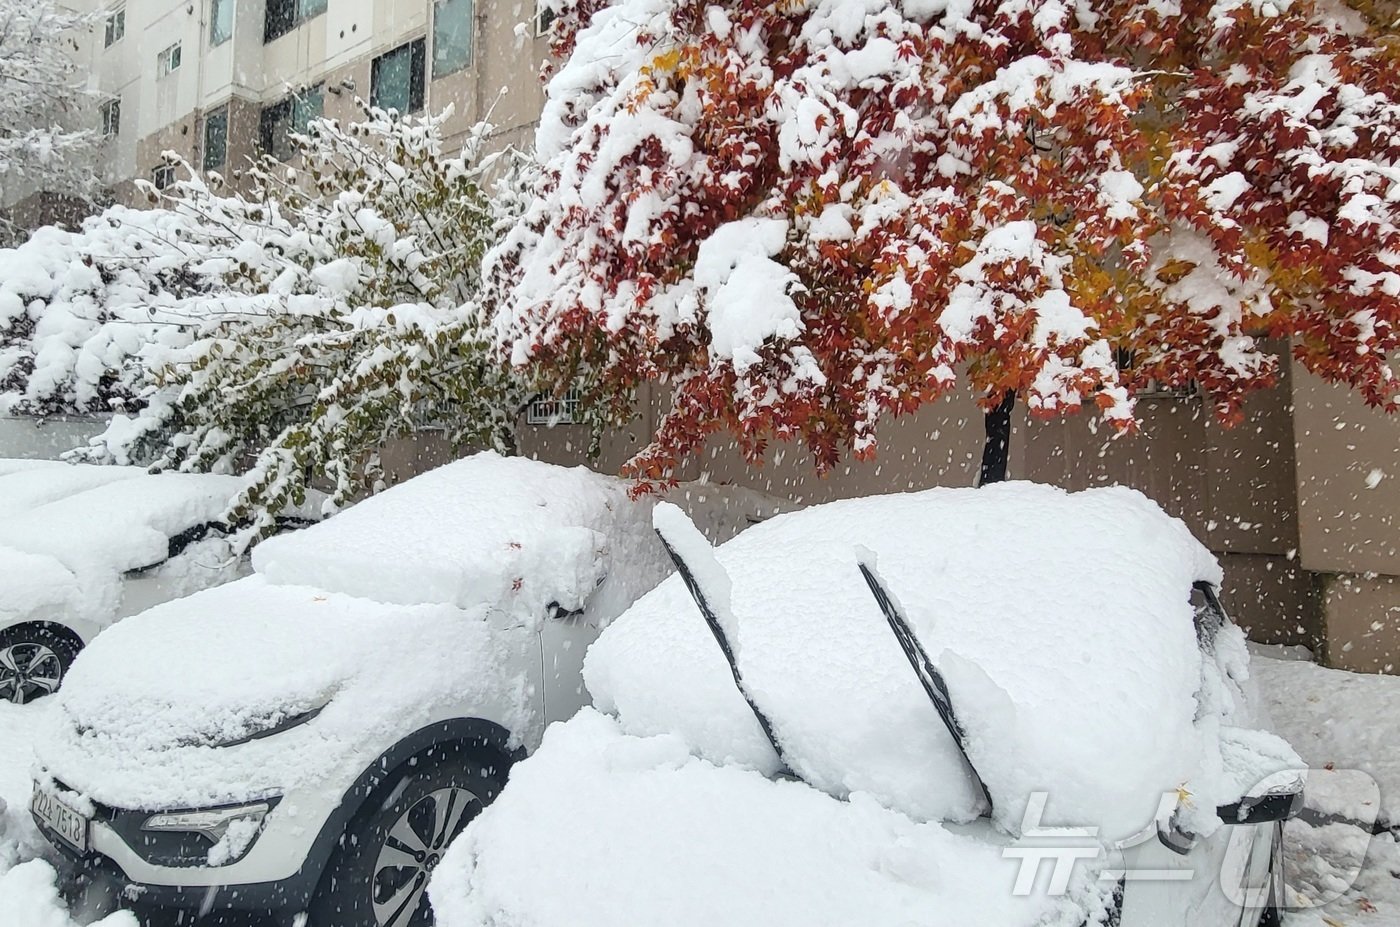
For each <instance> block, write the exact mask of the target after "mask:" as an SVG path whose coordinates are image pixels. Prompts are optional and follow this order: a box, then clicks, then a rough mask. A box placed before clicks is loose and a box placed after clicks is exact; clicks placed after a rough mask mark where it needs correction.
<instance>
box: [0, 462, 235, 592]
mask: <svg viewBox="0 0 1400 927" xmlns="http://www.w3.org/2000/svg"><path fill="white" fill-rule="evenodd" d="M245 485H246V481H245V480H244V478H242V477H234V476H222V475H217V474H207V473H161V474H150V473H147V472H146V471H145V470H143V469H141V468H139V467H89V466H75V467H69V466H68V465H60V466H58V467H45V468H41V469H27V470H23V471H20V472H18V473H12V474H10V475H8V476H0V498H7V499H9V500H10V501H11V503H12V504H11V505H10V506H9V511H7V512H4V513H3V514H0V546H5V547H10V548H14V549H15V550H19V551H24V552H26V553H30V554H39V555H46V556H50V557H53V558H54V559H56V560H58V561H59V562H60V563H62V564H63V565H64V566H65V567H67V568H68V569H69V570H72V571H74V572H83V571H92V570H100V571H103V572H106V573H112V574H120V573H125V572H127V571H129V570H137V569H142V568H145V567H149V566H152V565H154V564H157V563H160V562H161V561H163V560H165V559H166V558H167V557H168V556H169V553H170V543H171V539H172V538H175V537H176V536H177V535H180V534H182V533H183V532H185V531H188V530H190V529H193V528H198V527H200V526H203V525H207V524H210V523H215V522H217V521H218V520H219V519H221V518H222V517H223V515H224V513H225V512H226V511H227V509H228V505H229V502H230V501H231V500H232V498H233V497H234V496H235V495H237V494H238V492H239V491H240V490H241V489H243V487H244V486H245ZM12 488H13V489H15V491H16V495H14V496H10V495H8V494H9V492H10V490H11V489H12ZM21 495H22V496H23V498H24V499H25V500H27V502H28V504H27V505H24V506H20V505H18V504H16V503H15V500H16V499H18V498H20V496H21Z"/></svg>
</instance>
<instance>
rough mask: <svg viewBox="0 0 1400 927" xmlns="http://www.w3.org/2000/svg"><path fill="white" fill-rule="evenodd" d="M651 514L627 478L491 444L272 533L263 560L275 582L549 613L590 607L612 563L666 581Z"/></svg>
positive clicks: (410, 601)
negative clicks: (633, 495) (509, 453)
mask: <svg viewBox="0 0 1400 927" xmlns="http://www.w3.org/2000/svg"><path fill="white" fill-rule="evenodd" d="M649 510H650V504H649V503H647V502H642V503H633V502H631V501H629V500H628V498H627V484H626V483H624V482H622V481H621V480H617V479H614V478H611V477H605V476H601V475H599V474H597V473H593V472H591V471H589V470H587V469H585V468H583V467H576V468H573V469H565V468H563V467H556V466H552V465H550V464H544V463H540V462H538V461H532V460H525V459H522V458H510V457H501V456H499V455H497V454H495V453H490V452H487V453H482V454H476V455H474V456H472V457H469V458H466V459H465V460H460V461H457V462H455V463H450V464H447V465H446V466H443V467H439V468H438V469H436V470H433V471H431V472H429V473H425V474H422V475H420V476H417V477H414V478H413V479H411V480H408V481H407V482H404V483H402V484H400V485H398V486H395V487H394V488H393V489H392V490H390V491H388V492H385V493H382V494H380V495H378V496H373V497H371V498H369V499H366V500H365V501H363V502H361V503H359V504H357V505H355V506H354V507H352V508H350V509H349V510H347V511H345V512H342V513H340V514H338V515H336V516H335V517H334V518H331V519H328V520H327V521H325V522H323V523H321V524H319V525H314V526H312V527H310V528H307V529H305V530H303V531H299V532H296V533H295V534H290V535H285V536H283V537H278V538H272V539H270V540H268V541H266V542H264V543H263V544H261V545H259V546H258V547H257V549H256V550H254V552H253V567H254V569H255V570H257V572H259V573H261V574H262V575H263V576H266V577H267V578H268V579H269V580H270V581H272V582H275V583H289V584H300V585H306V586H316V587H319V588H322V589H329V590H333V591H336V592H342V593H345V594H347V595H355V596H362V597H364V598H369V599H375V600H377V601H381V602H389V603H395V604H400V605H419V604H426V603H444V604H451V605H456V606H459V607H463V608H466V607H470V606H473V605H478V604H484V603H490V604H501V605H502V606H503V607H507V608H509V609H510V610H512V611H517V612H519V613H521V614H524V615H528V616H530V617H539V616H543V615H544V614H545V609H546V607H547V606H548V605H550V603H554V602H557V603H558V604H559V605H561V606H563V607H564V608H567V609H575V608H580V607H582V605H583V603H584V601H585V600H586V599H587V598H588V597H589V595H590V593H592V592H593V590H594V589H595V588H596V587H597V586H598V584H599V583H600V582H601V581H602V580H603V578H604V571H605V570H606V569H607V567H608V564H609V563H610V562H616V563H619V564H622V563H629V562H630V563H631V568H641V569H642V570H643V572H645V573H646V575H647V577H648V579H649V582H648V584H647V585H646V586H643V587H642V588H643V589H645V588H649V587H650V585H652V584H654V583H655V582H657V581H658V580H659V579H660V578H661V576H662V575H664V573H663V572H662V570H663V561H662V559H661V556H660V554H659V552H658V551H657V550H656V544H655V543H654V541H653V540H652V539H651V532H650V528H649V522H648V515H649ZM605 532H606V533H605ZM639 543H640V546H639ZM634 548H635V549H634ZM605 552H608V553H610V557H609V556H600V554H602V553H605ZM632 554H636V560H634V558H633V557H632V556H631V555H632ZM637 561H639V562H637ZM636 591H637V592H638V593H640V592H641V591H642V590H641V589H638V590H636Z"/></svg>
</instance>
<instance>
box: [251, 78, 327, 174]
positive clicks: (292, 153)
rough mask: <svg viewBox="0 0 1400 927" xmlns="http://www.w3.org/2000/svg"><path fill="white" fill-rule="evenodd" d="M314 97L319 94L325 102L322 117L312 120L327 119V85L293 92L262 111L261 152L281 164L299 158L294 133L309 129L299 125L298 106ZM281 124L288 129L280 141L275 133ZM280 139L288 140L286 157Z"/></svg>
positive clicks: (259, 148) (322, 84)
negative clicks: (293, 138) (278, 124)
mask: <svg viewBox="0 0 1400 927" xmlns="http://www.w3.org/2000/svg"><path fill="white" fill-rule="evenodd" d="M312 94H315V95H316V96H317V97H319V98H320V100H321V114H320V116H314V117H311V118H312V119H319V118H321V117H323V116H324V115H325V112H326V89H325V84H324V83H317V84H312V85H311V86H309V87H303V88H302V89H301V90H299V91H297V92H295V93H289V94H287V95H286V96H284V97H282V98H281V99H280V100H276V101H275V102H272V103H269V104H267V105H266V106H264V107H263V108H262V110H261V111H259V113H258V152H259V153H260V154H263V155H267V156H268V157H270V158H273V159H274V160H277V161H290V160H291V159H292V158H294V157H296V154H297V151H296V149H295V148H294V147H292V144H291V137H292V134H293V133H295V132H300V133H304V132H305V131H306V128H305V127H298V126H297V120H296V115H297V104H298V103H300V102H302V101H304V100H307V99H309V98H310V97H311V95H312ZM307 121H308V123H309V122H310V120H307ZM279 122H283V123H284V124H285V129H284V130H283V131H282V132H281V136H280V139H279V137H278V136H277V135H276V134H275V133H276V132H277V123H279ZM279 140H285V142H284V145H285V148H282V151H285V154H283V153H282V151H279V146H278V144H277V142H278V141H279Z"/></svg>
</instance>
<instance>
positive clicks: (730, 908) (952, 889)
mask: <svg viewBox="0 0 1400 927" xmlns="http://www.w3.org/2000/svg"><path fill="white" fill-rule="evenodd" d="M1007 865H1008V864H1007V863H1006V861H1005V860H1003V859H1002V856H1001V848H1000V846H997V845H995V844H994V843H990V842H987V841H985V840H979V839H976V838H974V837H972V836H966V835H962V834H956V833H953V832H951V831H949V830H947V829H945V828H944V827H943V826H941V825H939V824H934V823H917V822H915V821H912V820H910V819H909V818H907V817H905V816H904V815H901V814H898V813H896V812H893V811H890V810H888V809H886V808H883V807H881V806H880V805H879V804H878V803H876V802H875V801H873V800H872V799H870V798H869V797H868V796H855V797H853V799H852V801H850V802H842V801H837V800H834V799H832V798H831V797H830V796H828V795H826V794H824V793H822V792H819V791H817V790H815V789H812V788H810V787H808V786H806V785H804V784H802V783H800V782H791V781H778V782H775V781H771V780H769V779H766V778H764V777H763V776H761V775H759V774H758V773H756V772H753V771H751V770H744V769H739V768H736V767H732V766H731V767H726V766H715V765H713V764H711V763H709V762H707V761H705V760H701V759H697V758H696V757H694V756H692V755H691V753H690V749H689V747H688V746H687V745H686V743H685V742H684V741H683V740H681V739H680V738H679V737H677V736H675V735H662V736H658V737H645V738H643V737H633V736H630V735H628V734H625V733H624V732H623V731H622V729H621V728H620V726H619V725H618V723H617V722H616V721H615V720H613V719H611V718H608V717H606V716H604V715H601V714H599V713H597V712H596V711H592V710H587V709H586V710H585V711H584V712H583V713H582V714H580V715H579V716H577V717H576V718H575V719H574V720H572V721H570V722H569V723H568V724H564V725H556V726H554V727H551V728H550V730H549V731H548V732H547V733H546V735H545V741H544V745H543V746H542V747H541V748H540V750H539V751H538V752H537V753H536V754H535V756H534V757H532V758H531V759H530V760H528V761H526V762H525V763H523V764H521V765H519V766H517V767H516V768H515V771H514V772H512V774H511V782H510V785H509V786H508V787H507V788H506V790H505V791H504V792H503V793H502V794H501V796H500V798H498V799H497V800H496V802H495V803H494V804H493V805H492V806H491V807H489V808H487V809H486V811H485V812H483V813H482V815H481V816H480V817H479V818H478V819H477V820H476V821H474V822H473V823H472V824H471V826H470V827H469V828H468V830H467V832H466V833H465V834H464V835H463V836H462V837H461V838H459V839H458V840H457V841H456V842H454V843H453V845H452V847H451V848H450V850H449V851H448V854H447V855H446V856H445V857H444V859H443V863H442V865H441V866H439V867H438V869H437V871H436V874H435V875H434V877H433V881H432V883H431V884H430V886H429V890H430V897H431V899H432V903H433V910H434V913H435V915H436V917H437V922H438V923H439V924H440V925H443V927H486V925H490V927H517V925H519V927H524V925H557V924H570V925H574V927H613V925H619V924H621V925H641V924H658V923H665V924H667V925H668V927H712V925H716V924H763V925H765V927H852V925H858V924H859V925H882V927H888V925H898V924H920V925H924V927H943V925H948V927H952V925H965V924H978V925H996V927H1010V925H1031V924H1044V925H1054V924H1061V925H1065V927H1078V925H1079V924H1080V923H1081V922H1082V920H1083V916H1084V908H1083V907H1081V905H1082V904H1089V905H1091V906H1092V904H1093V900H1094V897H1095V896H1094V893H1093V891H1092V890H1090V891H1084V890H1083V889H1082V887H1081V886H1076V888H1080V890H1079V891H1076V892H1075V893H1074V895H1073V896H1072V897H1065V898H1046V897H1044V896H1043V895H1040V896H1037V897H1021V898H1017V897H1014V896H1012V895H1011V893H1010V892H1008V891H1007V885H1008V868H1007ZM1091 909H1092V907H1091ZM661 912H664V917H662V916H660V913H661Z"/></svg>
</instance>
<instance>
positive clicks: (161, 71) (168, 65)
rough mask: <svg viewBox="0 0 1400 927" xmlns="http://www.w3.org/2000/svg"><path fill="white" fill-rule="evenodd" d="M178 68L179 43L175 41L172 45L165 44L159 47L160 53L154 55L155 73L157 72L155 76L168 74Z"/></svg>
mask: <svg viewBox="0 0 1400 927" xmlns="http://www.w3.org/2000/svg"><path fill="white" fill-rule="evenodd" d="M179 68H180V43H179V42H176V43H175V44H174V45H169V46H167V47H165V48H163V49H161V52H160V54H159V55H156V74H157V76H159V77H164V76H165V75H167V74H169V73H170V72H171V71H177V70H179Z"/></svg>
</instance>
